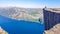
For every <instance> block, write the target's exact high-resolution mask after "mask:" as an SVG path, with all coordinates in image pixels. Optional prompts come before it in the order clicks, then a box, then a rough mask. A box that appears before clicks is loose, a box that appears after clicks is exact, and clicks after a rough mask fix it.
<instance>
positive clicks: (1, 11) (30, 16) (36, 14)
mask: <svg viewBox="0 0 60 34" xmlns="http://www.w3.org/2000/svg"><path fill="white" fill-rule="evenodd" d="M0 15H2V16H6V17H8V18H12V19H16V20H26V21H34V22H39V21H38V19H39V18H43V14H42V9H41V8H19V7H4V8H0Z"/></svg>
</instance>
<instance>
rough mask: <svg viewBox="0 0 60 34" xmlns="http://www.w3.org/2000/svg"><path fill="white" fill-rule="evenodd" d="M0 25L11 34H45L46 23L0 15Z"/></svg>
mask: <svg viewBox="0 0 60 34" xmlns="http://www.w3.org/2000/svg"><path fill="white" fill-rule="evenodd" d="M0 26H1V27H2V28H3V29H4V30H5V31H7V32H8V33H9V34H43V32H44V24H40V23H37V22H29V21H24V20H20V21H19V20H14V19H10V18H7V17H4V16H1V15H0Z"/></svg>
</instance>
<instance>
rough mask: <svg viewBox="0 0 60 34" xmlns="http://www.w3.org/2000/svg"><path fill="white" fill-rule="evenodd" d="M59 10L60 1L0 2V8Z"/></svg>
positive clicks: (26, 0) (23, 0)
mask: <svg viewBox="0 0 60 34" xmlns="http://www.w3.org/2000/svg"><path fill="white" fill-rule="evenodd" d="M10 6H12V7H24V8H44V7H45V6H46V7H49V8H59V7H60V0H0V7H10Z"/></svg>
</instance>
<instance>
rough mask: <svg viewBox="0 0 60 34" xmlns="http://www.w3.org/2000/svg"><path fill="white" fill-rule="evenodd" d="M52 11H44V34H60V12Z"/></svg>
mask: <svg viewBox="0 0 60 34" xmlns="http://www.w3.org/2000/svg"><path fill="white" fill-rule="evenodd" d="M51 10H52V9H51ZM51 10H45V9H43V13H44V24H45V31H44V34H60V10H57V9H56V10H55V9H53V11H51Z"/></svg>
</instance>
